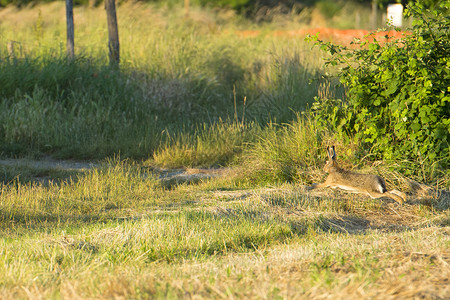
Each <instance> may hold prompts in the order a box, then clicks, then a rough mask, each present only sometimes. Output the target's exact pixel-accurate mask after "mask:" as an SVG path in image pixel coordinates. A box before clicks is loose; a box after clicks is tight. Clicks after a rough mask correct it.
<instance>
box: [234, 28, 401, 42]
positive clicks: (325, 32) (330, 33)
mask: <svg viewBox="0 0 450 300" xmlns="http://www.w3.org/2000/svg"><path fill="white" fill-rule="evenodd" d="M317 33H318V34H319V39H321V40H326V41H332V42H335V43H339V44H343V45H349V44H350V42H352V41H353V40H354V39H355V38H358V39H364V38H367V39H368V40H373V39H377V40H378V41H379V42H384V41H387V40H389V39H400V38H401V37H402V36H403V35H405V34H409V33H408V32H401V31H395V30H389V31H380V32H375V33H373V34H372V35H370V36H368V35H369V34H370V33H371V31H369V30H363V29H334V28H314V29H298V30H277V31H272V32H269V33H262V32H261V31H258V30H241V31H236V32H235V34H236V35H237V36H239V37H242V38H252V37H257V36H259V35H261V34H267V35H269V36H270V35H272V36H280V37H291V38H304V37H306V35H308V34H309V35H311V36H314V35H316V34H317Z"/></svg>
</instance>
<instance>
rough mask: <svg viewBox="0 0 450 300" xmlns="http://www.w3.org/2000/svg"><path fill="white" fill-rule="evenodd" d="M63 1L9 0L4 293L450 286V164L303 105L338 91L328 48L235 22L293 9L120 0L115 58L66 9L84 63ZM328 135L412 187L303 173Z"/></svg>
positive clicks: (377, 292)
mask: <svg viewBox="0 0 450 300" xmlns="http://www.w3.org/2000/svg"><path fill="white" fill-rule="evenodd" d="M64 17H65V14H64V3H59V2H57V3H52V4H48V5H39V6H35V7H30V8H23V9H21V10H16V9H15V8H12V7H9V8H6V9H3V10H0V82H1V84H0V97H1V98H0V124H1V126H0V158H2V159H1V160H0V274H1V275H0V298H2V299H27V298H29V299H30V298H31V299H54V298H55V299H60V298H69V299H77V298H80V299H111V298H115V299H148V298H156V299H161V298H164V299H166V298H169V299H175V298H195V299H202V298H214V299H217V298H233V299H234V298H238V299H248V298H250V299H319V298H331V299H361V298H370V299H446V298H449V297H450V288H449V286H450V285H449V278H450V267H449V264H450V250H449V249H450V229H449V225H450V218H449V216H450V210H449V207H450V191H449V187H450V173H449V172H448V170H428V169H426V168H423V167H421V166H420V165H418V164H417V163H415V162H408V161H383V162H380V161H375V162H374V161H371V160H370V152H369V153H367V152H365V151H364V150H363V149H361V148H360V146H359V143H358V141H355V140H352V139H351V138H343V137H339V136H336V135H335V134H334V133H333V132H328V131H326V130H323V129H322V128H320V127H319V126H317V124H316V123H315V121H313V120H312V119H311V118H308V110H307V107H308V105H309V104H311V103H312V101H313V98H314V96H316V95H321V96H332V95H333V94H336V93H339V91H336V90H335V89H334V88H333V85H332V84H331V83H329V82H323V81H314V80H315V79H318V78H320V75H321V74H323V73H324V72H325V71H329V70H324V69H323V64H322V62H321V59H320V58H321V56H320V55H321V54H320V53H319V52H317V51H316V50H314V49H311V45H309V44H307V43H305V42H304V41H303V40H302V39H299V38H292V37H287V36H279V35H274V34H260V35H258V36H256V37H242V36H240V35H238V34H237V32H238V31H239V32H242V31H241V30H247V29H252V30H258V31H259V32H268V33H269V32H271V31H275V30H280V29H283V28H284V29H285V28H295V26H301V25H302V24H301V23H300V22H299V20H298V19H296V18H295V17H294V16H290V17H286V18H284V19H283V18H279V19H277V20H275V21H274V22H272V23H269V24H252V23H250V22H249V21H247V20H245V19H242V18H241V17H239V16H237V15H235V14H233V13H232V12H230V11H225V10H212V9H211V10H208V9H197V8H193V9H192V10H191V14H190V18H189V19H184V16H183V11H182V10H181V9H174V8H173V7H172V8H169V7H164V6H156V5H142V4H133V5H131V4H124V5H121V6H120V7H119V9H118V17H119V26H120V28H119V33H120V36H121V47H122V48H121V49H122V62H121V67H120V70H118V69H114V68H110V67H109V66H107V65H108V61H107V53H106V40H107V32H106V24H105V23H106V17H105V16H104V11H103V8H87V7H79V8H76V10H75V24H76V33H75V36H76V41H75V45H76V53H77V58H76V59H75V61H68V60H67V59H66V58H65V57H64V42H63V41H64V34H65V25H64ZM282 19H283V20H282ZM19 20H20V21H19ZM10 41H14V45H15V46H14V47H15V57H12V56H11V55H9V54H8V50H7V47H6V45H7V44H8V42H10ZM311 80H313V83H310V81H311ZM302 112H303V113H302ZM328 144H335V145H336V146H337V151H338V156H339V161H340V162H341V164H342V165H343V166H345V167H346V168H349V169H361V172H366V173H376V174H379V175H382V176H383V177H384V178H385V179H386V183H387V185H388V188H397V189H400V190H402V191H404V192H406V193H407V196H408V197H407V202H406V203H405V204H403V205H398V204H397V203H394V202H393V201H392V200H390V199H376V200H374V199H370V198H368V197H366V196H362V195H356V194H349V193H345V192H342V191H336V190H327V189H323V190H314V191H308V190H307V189H306V186H307V185H310V184H311V183H313V182H320V181H322V180H324V177H325V174H324V173H323V171H322V167H323V164H324V161H325V158H326V153H325V146H326V145H328ZM11 158H20V159H19V160H17V159H11ZM60 159H65V160H64V161H60ZM68 159H69V160H68ZM85 160H87V161H88V163H86V161H85ZM408 168H415V169H419V170H420V171H419V172H414V174H418V175H415V177H410V178H407V177H405V176H404V175H403V173H402V170H404V169H408Z"/></svg>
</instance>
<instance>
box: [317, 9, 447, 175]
mask: <svg viewBox="0 0 450 300" xmlns="http://www.w3.org/2000/svg"><path fill="white" fill-rule="evenodd" d="M449 7H450V2H449V1H445V2H443V4H441V5H440V7H439V10H432V11H430V10H427V9H424V8H423V6H421V5H420V4H411V6H409V7H408V9H407V10H406V15H407V16H409V17H412V18H413V20H414V22H413V27H412V28H411V29H410V32H409V33H410V34H404V35H403V37H402V38H401V39H392V40H391V39H390V40H386V41H385V43H381V41H378V40H376V39H375V38H374V36H372V37H370V36H369V37H368V38H367V39H364V40H360V41H355V46H356V47H352V48H347V47H342V46H337V45H333V44H332V43H324V42H322V41H320V40H318V44H319V45H321V48H322V49H323V50H326V51H328V52H329V53H330V54H331V56H330V57H329V59H328V60H327V64H328V65H332V66H341V67H342V68H340V69H339V70H340V71H339V77H340V81H341V83H342V84H343V85H344V87H345V88H346V97H345V99H316V103H315V104H314V106H313V111H314V112H315V116H316V118H317V120H318V121H319V122H321V124H322V125H325V126H327V127H330V128H331V129H332V130H334V131H335V132H337V133H338V134H346V135H349V136H354V138H356V139H357V140H358V141H359V142H360V143H361V144H362V145H363V146H365V147H366V149H371V151H372V152H373V153H374V154H375V155H376V158H378V159H394V160H403V161H406V160H412V161H416V162H419V163H420V165H421V167H422V168H415V170H414V172H417V170H418V169H424V168H427V169H428V172H429V171H432V172H434V171H433V170H434V169H438V168H443V169H446V168H447V167H448V166H449V163H450V158H449V157H450V153H449V142H450V96H449V91H450V57H449V55H448V54H449V51H450V31H449V27H450V18H449V17H448V10H449ZM371 38H373V40H372V41H371ZM315 39H316V40H317V38H315ZM431 167H433V168H431ZM429 174H431V175H432V173H429Z"/></svg>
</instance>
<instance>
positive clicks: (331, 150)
mask: <svg viewBox="0 0 450 300" xmlns="http://www.w3.org/2000/svg"><path fill="white" fill-rule="evenodd" d="M327 153H328V158H329V159H330V161H331V160H333V153H334V152H333V148H331V146H328V147H327Z"/></svg>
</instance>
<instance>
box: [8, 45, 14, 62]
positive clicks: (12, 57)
mask: <svg viewBox="0 0 450 300" xmlns="http://www.w3.org/2000/svg"><path fill="white" fill-rule="evenodd" d="M8 55H9V58H11V59H12V60H16V52H15V50H14V41H9V42H8Z"/></svg>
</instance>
